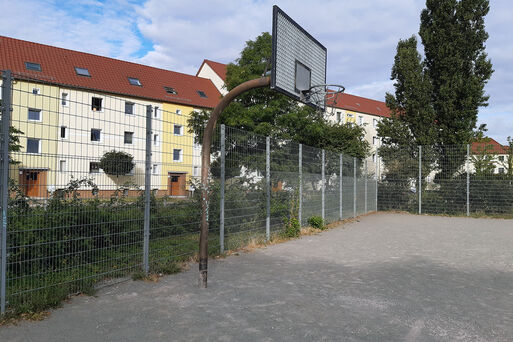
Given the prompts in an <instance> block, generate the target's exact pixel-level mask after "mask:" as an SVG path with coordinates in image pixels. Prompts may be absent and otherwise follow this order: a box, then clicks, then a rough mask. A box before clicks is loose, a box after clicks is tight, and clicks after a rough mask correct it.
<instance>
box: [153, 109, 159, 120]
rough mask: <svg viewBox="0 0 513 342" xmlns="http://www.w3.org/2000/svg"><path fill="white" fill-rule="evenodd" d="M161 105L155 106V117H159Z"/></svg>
mask: <svg viewBox="0 0 513 342" xmlns="http://www.w3.org/2000/svg"><path fill="white" fill-rule="evenodd" d="M159 115H160V114H159V107H155V111H154V112H153V117H154V118H155V119H157V118H158V117H159Z"/></svg>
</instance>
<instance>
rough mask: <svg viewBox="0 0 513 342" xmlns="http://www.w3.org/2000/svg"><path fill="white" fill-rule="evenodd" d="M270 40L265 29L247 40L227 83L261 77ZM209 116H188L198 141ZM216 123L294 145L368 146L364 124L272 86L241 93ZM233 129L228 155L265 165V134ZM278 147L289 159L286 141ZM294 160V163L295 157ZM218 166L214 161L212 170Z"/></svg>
mask: <svg viewBox="0 0 513 342" xmlns="http://www.w3.org/2000/svg"><path fill="white" fill-rule="evenodd" d="M271 43H272V39H271V35H270V34H269V33H267V32H264V33H262V34H261V35H260V36H258V37H257V38H256V39H255V40H250V41H247V42H246V46H245V47H244V49H243V50H242V52H241V55H240V58H239V59H237V60H236V62H235V63H230V64H228V66H227V74H226V88H227V89H228V90H232V89H233V88H235V87H236V86H238V85H239V84H241V83H243V82H245V81H248V80H252V79H256V78H259V77H261V76H262V75H263V74H264V73H265V72H266V71H267V70H269V68H270V64H269V63H270V57H271ZM208 117H209V113H208V112H206V111H203V112H195V113H193V114H192V115H191V118H190V119H189V122H188V123H189V130H190V131H191V133H195V134H196V136H197V139H198V140H199V142H201V139H202V130H203V127H204V126H205V123H206V121H207V120H208ZM218 123H219V124H225V125H227V126H231V127H234V128H236V129H240V130H243V131H245V132H251V133H255V134H257V135H260V136H270V137H271V138H275V139H280V140H283V141H288V142H289V144H290V145H294V144H297V143H302V144H305V145H310V146H313V147H318V148H325V149H330V150H334V151H337V152H343V153H347V154H350V155H353V156H356V157H364V156H365V155H366V154H367V152H368V150H369V145H368V143H367V142H366V141H365V139H364V133H365V132H364V129H363V128H362V127H360V126H357V125H352V124H347V125H338V124H331V123H330V122H328V121H327V120H326V119H325V118H324V117H323V115H320V114H319V113H317V112H316V111H315V110H313V109H312V108H310V107H308V106H302V105H300V104H299V103H298V102H297V101H295V100H293V99H291V98H289V97H287V96H285V95H283V94H281V93H279V92H276V91H274V90H271V89H269V88H260V89H254V90H251V91H248V92H246V93H244V94H241V95H240V96H239V97H237V99H235V100H234V101H233V102H232V103H231V104H230V105H229V106H228V107H227V108H226V109H225V110H224V111H223V113H222V115H221V117H220V119H219V121H218ZM230 135H231V136H232V137H237V139H233V140H231V143H230V144H227V152H226V153H227V158H230V154H231V153H233V156H234V157H236V158H238V159H239V160H241V164H242V165H244V166H247V167H249V168H261V166H262V165H265V164H263V162H264V160H263V158H264V157H265V156H263V155H262V154H261V153H258V151H262V149H263V150H265V140H263V139H257V138H255V137H251V136H249V135H247V134H245V133H244V132H242V131H236V130H231V131H230ZM273 141H274V140H273ZM278 147H279V150H282V151H283V156H284V158H286V157H287V156H288V157H289V159H291V158H290V151H291V149H290V148H289V149H287V148H286V145H284V144H283V143H280V144H276V146H273V148H274V149H273V151H275V150H278ZM215 148H216V146H214V149H215ZM251 151H253V152H254V153H252V152H251ZM276 153H278V152H276ZM276 153H275V155H276ZM243 159H245V160H243ZM278 159H280V158H275V160H278ZM293 162H294V163H296V161H293ZM296 164H297V163H296ZM256 165H258V167H257V166H256ZM215 166H216V163H215V162H214V163H213V169H214V170H215ZM252 166H254V167H252ZM276 167H278V168H279V167H280V166H279V165H277V166H276ZM287 167H288V165H284V166H283V169H284V170H285V169H286V168H287ZM236 172H238V170H236Z"/></svg>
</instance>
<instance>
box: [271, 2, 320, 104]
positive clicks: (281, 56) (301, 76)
mask: <svg viewBox="0 0 513 342" xmlns="http://www.w3.org/2000/svg"><path fill="white" fill-rule="evenodd" d="M327 55H328V54H327V50H326V48H325V47H324V46H323V45H322V44H321V43H319V42H318V41H317V40H316V39H315V38H314V37H312V35H310V34H309V33H308V32H307V31H306V30H305V29H303V28H302V27H301V26H299V25H298V24H297V23H296V22H295V21H294V20H292V19H291V18H290V17H289V16H288V15H287V14H286V13H285V12H283V11H282V10H281V9H280V8H279V7H278V6H276V5H275V6H273V45H272V70H271V89H274V90H277V91H279V92H281V93H283V94H285V95H287V96H290V97H292V98H294V99H296V100H298V101H302V102H303V103H305V104H308V105H310V106H312V107H315V108H317V109H323V108H324V106H325V103H324V94H323V93H322V92H320V93H319V92H317V93H312V94H308V90H309V89H310V87H312V86H318V85H324V84H326V61H327ZM321 107H322V108H321Z"/></svg>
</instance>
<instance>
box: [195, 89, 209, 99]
mask: <svg viewBox="0 0 513 342" xmlns="http://www.w3.org/2000/svg"><path fill="white" fill-rule="evenodd" d="M196 91H197V92H198V95H199V96H200V97H204V98H207V94H205V92H204V91H201V90H196Z"/></svg>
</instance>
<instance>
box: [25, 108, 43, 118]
mask: <svg viewBox="0 0 513 342" xmlns="http://www.w3.org/2000/svg"><path fill="white" fill-rule="evenodd" d="M28 120H29V121H41V110H40V109H32V108H29V109H28Z"/></svg>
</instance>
